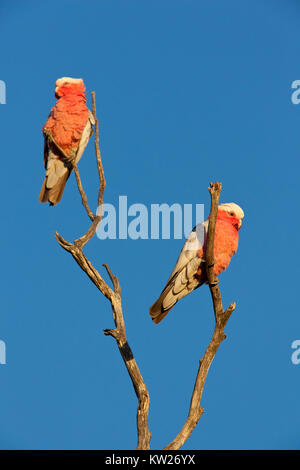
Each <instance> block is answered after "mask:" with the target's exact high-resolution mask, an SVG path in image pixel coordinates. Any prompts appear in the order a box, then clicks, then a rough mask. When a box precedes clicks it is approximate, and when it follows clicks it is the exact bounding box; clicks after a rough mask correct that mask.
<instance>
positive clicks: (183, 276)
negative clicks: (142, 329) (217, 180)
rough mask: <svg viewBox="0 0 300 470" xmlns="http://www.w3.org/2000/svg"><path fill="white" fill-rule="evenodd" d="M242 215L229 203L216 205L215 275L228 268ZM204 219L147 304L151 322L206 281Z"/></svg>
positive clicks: (238, 208)
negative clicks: (159, 291)
mask: <svg viewBox="0 0 300 470" xmlns="http://www.w3.org/2000/svg"><path fill="white" fill-rule="evenodd" d="M243 217H244V212H243V210H242V209H241V208H240V207H239V206H238V205H237V204H234V203H233V202H230V203H227V204H221V205H220V206H219V207H218V213H217V220H216V228H215V241H214V256H215V265H214V273H215V275H216V276H218V275H219V274H220V273H221V272H222V271H224V270H225V269H226V268H227V267H228V265H229V263H230V260H231V258H232V256H233V255H234V254H235V253H236V251H237V248H238V240H239V234H238V231H239V229H240V228H241V226H242V219H243ZM208 222H209V219H207V220H205V221H204V222H202V223H200V224H198V225H197V226H196V227H195V228H194V229H193V230H192V232H191V233H190V235H189V237H188V238H187V240H186V242H185V244H184V246H183V248H182V250H181V253H180V255H179V258H178V260H177V263H176V265H175V268H174V269H173V271H172V273H171V275H170V277H169V279H168V281H167V284H166V286H165V287H164V289H163V291H162V293H161V294H160V297H159V299H158V300H157V301H156V302H155V303H154V304H153V305H152V306H151V307H150V312H149V313H150V315H151V317H152V320H153V321H154V323H159V322H160V321H161V320H162V319H163V318H164V317H165V316H166V315H167V313H169V311H170V310H171V308H172V307H174V305H175V304H176V302H178V300H180V299H182V298H183V297H185V296H186V295H187V294H189V293H190V292H192V291H193V290H195V289H197V288H198V287H200V286H201V285H202V284H204V283H206V282H207V276H206V268H205V250H206V240H207V229H208Z"/></svg>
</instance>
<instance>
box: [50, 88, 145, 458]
mask: <svg viewBox="0 0 300 470" xmlns="http://www.w3.org/2000/svg"><path fill="white" fill-rule="evenodd" d="M92 101H93V115H94V119H95V151H96V158H97V167H98V172H99V178H100V185H99V193H98V205H99V207H101V206H102V204H103V196H104V190H105V184H106V183H105V177H104V170H103V166H102V160H101V154H100V149H99V128H98V119H97V116H96V99H95V92H92ZM73 168H74V171H75V176H76V180H77V185H78V190H79V192H80V195H81V199H82V203H83V205H84V207H85V209H86V211H87V213H88V215H89V217H90V219H91V220H92V225H91V226H90V228H89V229H88V231H87V232H86V233H85V234H84V235H82V236H81V237H80V238H78V239H77V240H75V241H74V243H70V242H68V241H66V240H65V239H64V238H63V237H62V236H61V235H59V233H57V232H56V233H55V237H56V240H57V242H58V243H59V244H60V246H61V247H62V248H64V249H65V250H66V251H68V252H69V253H71V255H72V256H73V258H74V259H75V261H76V262H77V264H78V265H79V266H80V268H81V269H82V270H83V271H84V272H85V273H86V274H87V276H88V277H89V278H90V280H91V281H92V282H93V283H94V284H95V286H96V287H97V288H98V289H99V290H100V292H101V293H102V294H103V295H104V296H105V297H106V298H107V299H108V300H109V301H110V303H111V306H112V311H113V320H114V323H115V328H114V329H106V330H104V334H105V335H109V336H112V337H113V338H115V340H116V342H117V345H118V348H119V351H120V353H121V356H122V358H123V360H124V363H125V365H126V368H127V371H128V373H129V376H130V378H131V381H132V384H133V387H134V390H135V393H136V396H137V398H138V408H137V431H138V444H137V449H149V448H150V439H151V433H150V431H149V428H148V414H149V406H150V399H149V393H148V390H147V387H146V385H145V382H144V380H143V377H142V375H141V373H140V370H139V367H138V365H137V363H136V360H135V358H134V356H133V353H132V351H131V348H130V346H129V344H128V341H127V337H126V330H125V321H124V317H123V311H122V302H121V288H120V283H119V280H118V278H117V277H116V276H115V275H114V274H113V273H112V271H111V269H110V268H109V266H108V265H107V264H104V265H103V266H104V267H105V269H106V271H107V273H108V275H109V277H110V279H111V281H112V284H113V289H111V288H110V287H109V286H108V284H107V283H106V282H105V281H104V279H103V278H102V276H101V275H100V273H99V272H98V271H97V269H96V268H95V267H94V266H93V265H92V263H91V262H90V261H89V260H88V258H87V257H86V256H85V255H84V253H83V251H82V248H83V247H84V246H85V245H86V243H88V242H89V241H90V240H91V238H92V237H93V236H94V235H95V233H96V231H97V227H98V225H99V224H100V222H101V220H102V216H103V214H102V211H101V212H100V214H99V215H94V214H93V213H92V211H91V210H90V208H89V205H88V201H87V197H86V194H85V192H84V190H83V187H82V184H81V180H80V175H79V170H78V168H77V165H76V163H74V164H73Z"/></svg>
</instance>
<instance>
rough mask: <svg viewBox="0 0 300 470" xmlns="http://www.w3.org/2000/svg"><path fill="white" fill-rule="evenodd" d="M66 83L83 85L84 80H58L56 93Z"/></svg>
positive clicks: (68, 78)
mask: <svg viewBox="0 0 300 470" xmlns="http://www.w3.org/2000/svg"><path fill="white" fill-rule="evenodd" d="M65 83H83V80H82V78H71V77H62V78H58V79H57V80H56V83H55V85H56V88H55V93H56V92H57V90H58V89H59V87H61V86H63V85H64V84H65Z"/></svg>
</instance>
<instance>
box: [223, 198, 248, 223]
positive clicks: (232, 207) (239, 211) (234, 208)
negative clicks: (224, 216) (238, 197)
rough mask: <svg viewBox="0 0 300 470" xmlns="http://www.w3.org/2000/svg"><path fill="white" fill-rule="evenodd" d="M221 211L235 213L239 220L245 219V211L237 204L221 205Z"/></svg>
mask: <svg viewBox="0 0 300 470" xmlns="http://www.w3.org/2000/svg"><path fill="white" fill-rule="evenodd" d="M219 210H221V211H226V212H234V213H235V216H236V217H237V218H238V219H243V218H244V211H243V209H242V208H241V207H240V206H238V205H237V204H235V203H234V202H227V203H225V204H221V205H220V206H219Z"/></svg>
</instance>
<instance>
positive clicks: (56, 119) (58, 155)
mask: <svg viewBox="0 0 300 470" xmlns="http://www.w3.org/2000/svg"><path fill="white" fill-rule="evenodd" d="M55 97H56V98H57V102H56V104H55V106H54V107H53V108H52V109H51V112H50V114H49V117H48V120H47V122H46V124H45V125H44V127H43V128H42V132H43V134H44V164H45V169H46V177H45V180H44V183H43V186H42V189H41V192H40V196H39V201H40V202H49V203H50V205H51V206H55V205H56V204H57V203H58V202H59V201H60V200H61V197H62V194H63V192H64V188H65V184H66V181H67V179H68V178H69V176H70V174H71V171H72V162H74V161H75V162H76V163H77V162H78V161H79V160H80V158H81V157H82V154H83V152H84V149H85V147H86V146H87V143H88V141H89V139H90V137H91V135H92V132H93V131H92V124H95V120H94V117H93V115H92V113H91V112H90V111H89V109H88V108H87V106H86V97H85V86H84V83H83V81H82V79H81V78H70V77H63V78H59V79H58V80H57V81H56V88H55Z"/></svg>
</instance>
